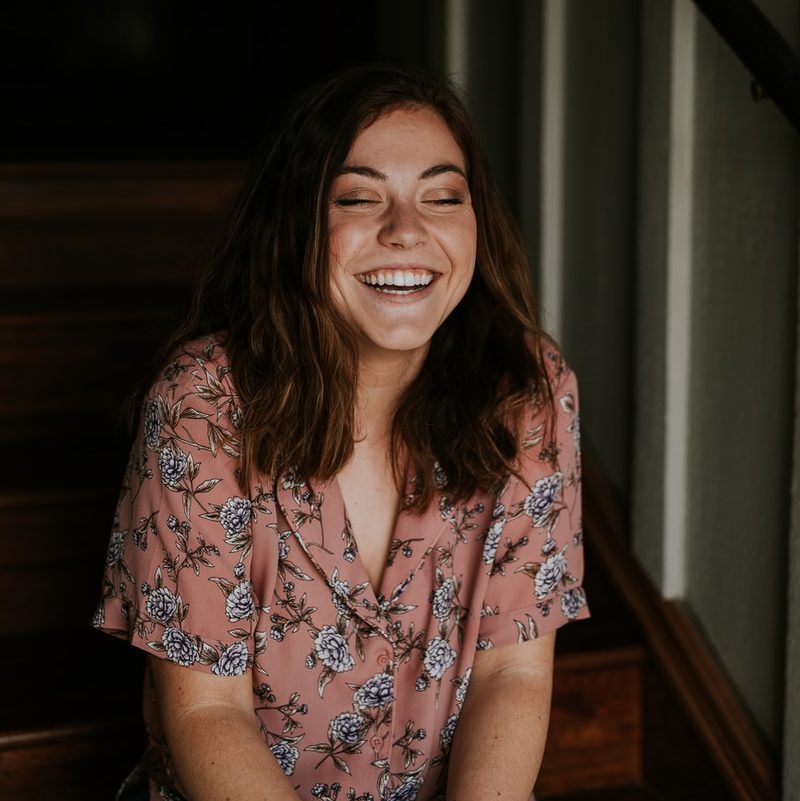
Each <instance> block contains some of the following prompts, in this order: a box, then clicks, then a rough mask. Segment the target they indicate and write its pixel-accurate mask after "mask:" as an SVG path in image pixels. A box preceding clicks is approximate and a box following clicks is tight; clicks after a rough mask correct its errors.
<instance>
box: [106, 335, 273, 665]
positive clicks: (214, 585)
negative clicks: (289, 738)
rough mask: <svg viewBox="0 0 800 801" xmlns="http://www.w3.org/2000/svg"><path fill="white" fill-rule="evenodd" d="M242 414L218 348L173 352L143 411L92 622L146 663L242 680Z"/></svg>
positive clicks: (245, 631)
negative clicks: (155, 660)
mask: <svg viewBox="0 0 800 801" xmlns="http://www.w3.org/2000/svg"><path fill="white" fill-rule="evenodd" d="M240 417H241V411H240V408H239V406H238V400H237V397H236V395H235V393H234V392H233V390H232V387H231V384H230V379H229V376H228V368H227V366H226V364H225V361H224V360H223V359H222V356H221V353H220V348H219V346H218V345H215V344H214V343H213V342H209V343H208V344H207V345H206V347H205V348H203V349H199V350H198V351H197V352H195V353H192V352H188V351H187V352H183V353H181V354H180V355H179V356H178V358H176V359H175V360H174V361H172V362H171V363H170V364H169V365H168V366H167V367H166V369H165V370H164V371H163V373H162V375H161V376H160V378H159V380H158V381H157V382H156V383H155V384H154V385H153V386H152V387H151V388H150V391H149V392H148V394H147V397H146V399H145V401H144V404H143V409H142V413H141V418H140V425H139V429H138V434H137V436H136V440H135V442H134V445H133V449H132V451H131V455H130V459H129V462H128V466H127V469H126V473H125V478H124V481H123V486H122V490H121V494H120V499H119V503H118V506H117V510H116V513H115V516H114V523H113V530H112V533H111V538H110V542H109V546H108V552H107V555H106V564H105V571H104V575H103V597H102V601H101V604H100V606H99V608H98V610H97V612H96V613H95V618H94V620H93V625H94V626H95V627H96V628H98V629H101V630H104V631H106V632H108V633H110V634H113V635H116V636H119V637H124V638H127V639H129V640H130V642H131V643H132V644H133V645H135V646H137V647H139V648H142V649H144V650H145V651H147V652H148V653H151V654H155V655H157V656H161V657H165V658H168V659H170V660H171V661H173V662H175V663H177V664H180V665H184V666H187V667H193V668H197V669H201V670H206V671H211V672H212V673H215V674H218V675H241V674H243V673H244V672H245V671H246V670H247V669H248V668H249V667H250V666H251V665H252V664H253V659H254V656H255V654H256V649H257V643H256V641H257V639H258V638H257V637H256V631H255V630H256V623H257V620H258V615H259V611H260V602H259V599H258V598H257V597H256V592H255V591H254V588H253V583H252V581H251V578H250V563H251V555H252V546H253V542H252V526H253V521H254V520H255V519H256V517H257V515H258V503H259V499H258V498H256V499H255V500H254V499H253V498H251V497H249V495H250V493H248V494H247V496H246V495H245V494H243V493H242V491H241V490H240V488H239V483H238V477H237V469H238V465H239V434H238V421H239V419H240Z"/></svg>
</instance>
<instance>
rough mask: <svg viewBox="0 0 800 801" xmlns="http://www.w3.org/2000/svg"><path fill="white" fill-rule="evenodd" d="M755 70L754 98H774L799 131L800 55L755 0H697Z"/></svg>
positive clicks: (730, 43)
mask: <svg viewBox="0 0 800 801" xmlns="http://www.w3.org/2000/svg"><path fill="white" fill-rule="evenodd" d="M694 3H695V5H696V6H697V7H698V8H699V9H700V10H701V11H702V12H703V14H704V15H705V16H706V17H707V18H708V20H709V22H711V24H712V25H713V26H714V27H715V28H716V29H717V31H718V32H719V34H720V36H722V38H723V39H724V40H725V41H726V42H727V43H728V44H729V45H730V47H731V48H732V49H733V51H734V52H735V53H736V55H737V56H738V57H739V59H740V60H741V61H742V63H743V64H744V65H745V66H746V67H747V69H748V70H750V72H751V73H752V74H753V78H754V81H755V83H754V85H753V96H754V99H757V100H759V99H762V98H767V97H768V98H771V99H772V100H773V101H774V103H775V105H776V106H777V107H778V108H779V109H780V110H781V111H782V112H783V114H784V115H785V116H786V119H787V120H789V122H790V123H791V124H792V125H793V126H794V127H795V130H797V131H798V132H800V58H798V56H797V54H796V53H795V52H794V50H792V48H791V47H790V46H789V45H788V44H787V43H786V41H785V40H784V38H783V37H782V36H781V35H780V33H779V32H778V30H777V29H776V28H775V26H774V25H773V24H772V23H771V22H770V21H769V20H768V19H767V18H766V17H765V16H764V14H763V13H762V12H761V10H760V9H759V8H758V6H757V5H756V4H755V3H754V2H752V0H694Z"/></svg>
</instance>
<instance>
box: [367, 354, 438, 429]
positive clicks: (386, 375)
mask: <svg viewBox="0 0 800 801" xmlns="http://www.w3.org/2000/svg"><path fill="white" fill-rule="evenodd" d="M424 359H425V351H414V352H413V353H409V352H405V351H404V352H398V353H390V354H385V353H383V354H381V355H380V357H379V358H377V357H374V356H373V357H370V356H369V355H368V354H359V364H358V390H357V397H356V404H357V405H356V408H357V416H358V419H357V426H358V439H359V440H361V441H365V442H366V443H373V444H378V443H381V442H383V443H385V442H386V441H387V440H388V437H389V434H390V431H391V426H392V419H393V418H394V413H395V411H397V405H398V403H399V401H400V397H401V395H402V394H403V392H404V391H405V389H406V387H408V385H409V384H410V383H411V382H412V381H413V380H414V378H415V377H416V376H417V374H418V373H419V371H420V368H421V367H422V362H423V361H424Z"/></svg>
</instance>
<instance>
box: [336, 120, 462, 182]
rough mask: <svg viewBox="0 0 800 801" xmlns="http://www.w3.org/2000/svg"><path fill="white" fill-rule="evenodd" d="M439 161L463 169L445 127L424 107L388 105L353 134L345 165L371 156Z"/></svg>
mask: <svg viewBox="0 0 800 801" xmlns="http://www.w3.org/2000/svg"><path fill="white" fill-rule="evenodd" d="M409 157H411V158H415V157H416V158H419V159H421V160H426V159H427V160H431V161H434V162H436V161H441V160H442V159H446V160H447V161H450V162H452V163H454V164H457V165H458V166H460V167H461V168H462V169H465V168H466V159H465V157H464V153H463V151H462V150H461V147H460V146H459V144H458V142H456V140H455V137H454V136H453V134H452V132H451V130H450V128H449V126H448V125H447V123H446V122H445V121H444V119H443V118H442V117H441V115H440V114H439V113H438V112H437V111H435V110H434V109H432V108H430V107H428V106H408V107H406V106H403V107H399V108H391V109H388V110H387V111H384V112H383V113H382V114H380V115H379V116H378V117H377V119H375V120H374V121H372V122H371V123H370V124H369V125H367V126H366V127H364V128H363V129H362V130H361V131H360V132H359V133H358V135H357V136H356V138H355V140H354V141H353V144H352V146H351V148H350V152H349V153H348V156H347V158H346V159H345V164H355V163H358V164H362V163H364V164H366V163H367V162H368V161H372V160H374V159H381V158H384V159H386V158H388V159H401V160H402V159H408V158H409Z"/></svg>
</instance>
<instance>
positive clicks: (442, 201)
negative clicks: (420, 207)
mask: <svg viewBox="0 0 800 801" xmlns="http://www.w3.org/2000/svg"><path fill="white" fill-rule="evenodd" d="M426 202H427V203H433V204H434V205H435V206H460V205H462V204H463V203H464V198H461V197H440V198H437V199H436V200H428V201H426Z"/></svg>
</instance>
